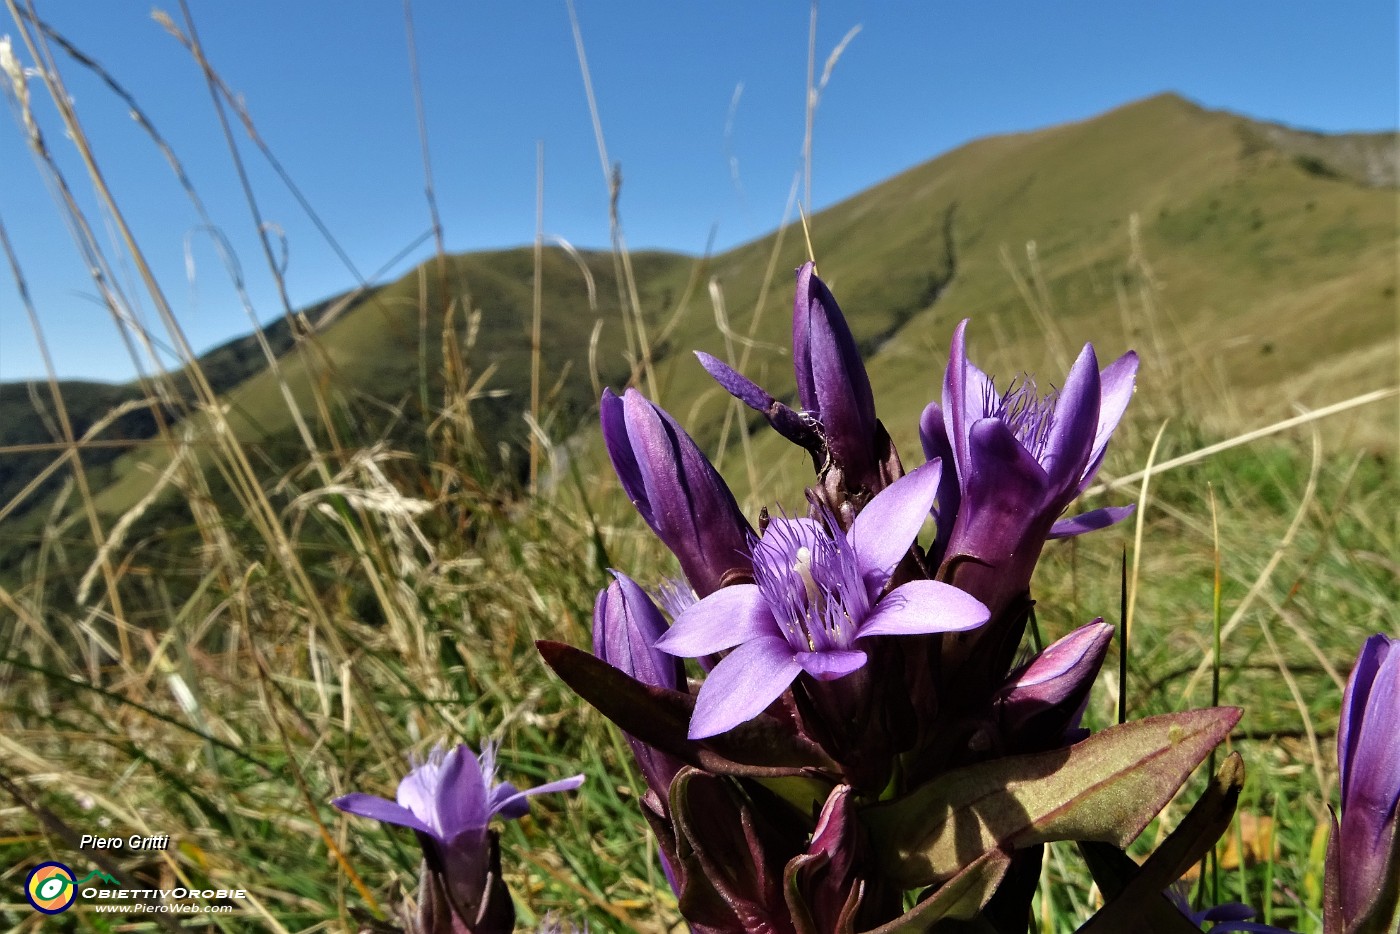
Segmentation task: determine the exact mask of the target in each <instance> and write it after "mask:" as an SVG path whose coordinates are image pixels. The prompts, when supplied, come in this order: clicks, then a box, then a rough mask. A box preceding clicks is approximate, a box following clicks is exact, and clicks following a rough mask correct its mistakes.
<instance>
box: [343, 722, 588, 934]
mask: <svg viewBox="0 0 1400 934" xmlns="http://www.w3.org/2000/svg"><path fill="white" fill-rule="evenodd" d="M495 779H496V750H495V747H494V746H491V745H489V744H488V745H487V746H486V747H485V748H484V749H482V752H481V757H480V758H479V759H478V758H477V756H476V754H475V753H474V752H472V751H471V749H469V748H468V747H467V746H465V745H461V746H458V747H456V748H455V749H452V750H443V749H442V748H441V747H438V748H437V749H434V750H433V752H432V755H430V756H429V757H428V761H427V762H424V763H422V764H420V765H418V766H417V767H416V768H414V769H413V771H411V772H410V773H409V774H408V775H407V776H406V777H405V778H404V780H403V781H401V782H399V789H398V795H397V799H398V800H397V801H389V800H386V799H384V798H379V797H376V796H375V795H368V794H362V793H359V792H356V793H355V794H349V795H345V796H343V797H340V798H336V799H335V800H334V801H333V802H331V803H332V804H334V805H335V806H336V807H338V808H340V809H341V810H342V811H345V812H347V813H350V814H355V815H358V816H360V817H370V818H373V819H374V820H377V821H383V822H384V823H386V824H395V825H397V826H400V827H409V828H411V829H412V830H414V831H416V832H417V834H418V843H419V845H420V846H421V847H422V849H423V862H424V870H423V889H422V893H421V895H420V898H419V902H420V911H419V914H418V917H417V918H416V919H414V920H413V921H412V923H411V924H410V927H411V928H412V929H413V934H509V932H510V931H511V930H512V929H513V927H514V925H515V906H514V905H513V904H512V903H511V897H510V891H509V890H508V889H507V888H506V885H505V881H504V880H503V879H502V878H501V856H500V848H499V844H498V838H497V835H496V832H495V831H494V830H491V829H489V828H488V827H487V824H488V823H490V821H491V818H493V817H496V816H500V817H504V818H507V819H514V818H519V817H523V816H525V814H527V813H528V812H529V810H530V803H529V801H528V800H526V799H527V798H528V796H530V795H537V794H541V793H545V792H552V791H571V790H573V789H575V788H577V787H578V786H579V785H581V784H583V776H582V775H575V776H573V777H572V778H566V779H563V780H562V781H557V782H550V783H549V784H547V785H541V786H540V787H538V788H531V789H528V790H526V791H520V790H519V789H518V788H516V787H515V786H514V785H512V784H511V783H510V782H501V783H499V784H498V783H497V782H496V780H495Z"/></svg>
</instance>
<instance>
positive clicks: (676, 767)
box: [593, 571, 683, 804]
mask: <svg viewBox="0 0 1400 934" xmlns="http://www.w3.org/2000/svg"><path fill="white" fill-rule="evenodd" d="M613 577H614V578H615V580H614V581H613V582H612V583H611V584H609V585H608V587H607V589H606V590H603V591H601V592H599V594H598V600H597V602H596V603H595V604H594V606H593V654H594V655H596V656H598V657H599V658H601V659H602V660H603V661H605V662H607V663H608V664H609V665H612V666H613V667H614V668H617V669H619V670H621V671H624V672H626V673H627V674H629V675H631V676H632V677H633V678H636V679H637V680H638V681H640V682H642V683H643V684H647V685H651V686H652V687H661V688H670V689H671V690H675V689H676V688H677V687H678V686H680V685H681V684H682V683H683V682H682V680H681V679H682V677H683V673H682V670H681V663H680V660H679V659H677V658H675V657H674V656H671V655H667V654H665V653H664V652H660V651H657V649H656V642H657V640H658V639H660V638H661V636H662V635H663V634H665V632H666V620H665V619H664V618H663V617H662V615H661V611H660V610H658V609H657V608H656V604H654V603H652V601H651V598H650V597H648V596H647V594H646V591H644V590H642V588H641V587H639V586H638V585H637V583H636V582H635V581H633V580H632V579H631V578H630V577H628V576H627V575H626V574H622V573H620V572H617V571H614V572H613ZM627 742H628V744H629V745H630V746H631V747H632V754H633V756H635V757H636V759H637V765H638V766H639V767H640V768H641V770H642V776H643V778H645V779H646V782H647V787H649V788H650V789H651V790H652V791H654V792H656V794H657V796H658V801H659V802H660V803H662V804H664V803H665V802H666V800H667V789H669V788H670V787H671V779H673V778H675V777H676V773H677V772H679V771H680V770H681V767H682V763H681V762H680V761H678V760H677V759H675V758H674V757H672V756H669V755H666V754H665V753H663V752H658V751H657V750H655V749H653V748H652V747H650V746H648V745H647V744H646V743H643V742H641V741H640V740H636V739H633V738H632V737H631V736H628V737H627Z"/></svg>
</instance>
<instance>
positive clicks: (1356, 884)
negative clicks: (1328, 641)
mask: <svg viewBox="0 0 1400 934" xmlns="http://www.w3.org/2000/svg"><path fill="white" fill-rule="evenodd" d="M1337 766H1338V770H1339V772H1340V777H1341V786H1342V817H1341V822H1340V823H1338V822H1337V821H1336V819H1335V818H1334V819H1333V825H1332V838H1331V840H1330V841H1329V842H1328V847H1327V887H1326V897H1325V908H1324V926H1325V928H1324V929H1325V930H1326V932H1327V934H1372V932H1375V934H1384V932H1388V931H1390V930H1392V927H1391V925H1392V924H1393V923H1394V921H1395V916H1396V908H1397V902H1400V853H1397V849H1400V840H1397V835H1396V810H1397V803H1400V640H1396V639H1391V638H1388V637H1386V636H1383V635H1375V636H1372V637H1371V638H1369V639H1367V640H1366V644H1365V646H1363V647H1362V649H1361V655H1360V657H1359V658H1358V659H1357V660H1356V667H1355V668H1353V669H1352V671H1351V677H1350V679H1348V681H1347V688H1346V692H1345V693H1344V694H1343V695H1342V716H1341V724H1340V726H1339V728H1338V731H1337Z"/></svg>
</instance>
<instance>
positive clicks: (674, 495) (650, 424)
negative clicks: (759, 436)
mask: <svg viewBox="0 0 1400 934" xmlns="http://www.w3.org/2000/svg"><path fill="white" fill-rule="evenodd" d="M600 408H601V414H602V422H603V441H604V443H605V445H606V446H607V449H608V456H609V457H611V458H612V463H613V468H614V469H615V470H616V471H617V477H618V479H619V480H620V481H622V488H623V490H624V491H626V493H627V498H628V499H630V500H631V501H632V504H633V505H634V506H636V507H637V511H638V512H639V513H641V514H642V518H643V519H645V520H646V523H647V525H649V526H651V528H652V531H654V532H655V533H656V535H657V537H658V538H660V539H661V541H662V542H663V543H664V544H665V545H666V547H667V548H669V549H671V551H672V552H673V553H674V554H675V556H676V558H677V559H678V560H679V561H680V564H681V570H682V571H683V572H684V573H685V576H686V578H687V579H688V580H689V581H690V584H691V586H692V587H693V588H695V592H696V593H697V594H698V595H700V596H702V597H703V596H706V595H707V594H711V593H713V592H715V591H716V590H718V589H719V588H720V587H721V586H723V585H724V584H725V583H727V582H728V581H730V580H733V579H735V578H736V577H738V578H741V579H747V578H748V576H749V560H748V539H749V536H750V535H752V534H753V529H752V528H751V527H750V526H749V524H748V522H747V521H746V520H745V519H744V515H743V513H741V512H740V511H739V505H738V503H736V502H735V501H734V494H733V493H731V492H729V487H728V486H726V485H725V483H724V480H723V479H722V478H721V477H720V475H719V473H718V472H717V471H716V470H715V468H714V465H712V464H711V463H710V461H709V459H708V458H707V457H705V455H704V454H703V453H702V452H701V450H700V448H699V446H697V445H696V443H695V442H694V440H692V439H691V437H690V435H688V434H686V433H685V431H684V429H682V428H681V427H680V426H679V425H677V424H676V421H675V419H673V418H671V416H670V415H668V414H667V413H666V411H665V410H663V409H662V408H661V407H660V406H658V405H655V404H653V403H652V402H650V401H648V400H647V398H646V397H645V396H643V395H642V394H641V393H640V392H638V391H637V390H635V389H629V390H627V392H626V393H624V394H623V395H622V396H621V397H619V396H617V395H616V394H615V393H613V391H612V390H611V389H607V390H604V392H603V399H602V402H601V403H600Z"/></svg>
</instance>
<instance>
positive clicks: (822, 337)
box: [792, 263, 880, 491]
mask: <svg viewBox="0 0 1400 934" xmlns="http://www.w3.org/2000/svg"><path fill="white" fill-rule="evenodd" d="M815 269H816V267H815V266H814V265H813V264H812V263H805V264H803V266H802V267H801V268H800V269H798V270H797V295H796V297H795V299H794V300H793V306H792V363H793V368H794V369H795V370H796V373H797V398H798V399H799V400H800V401H801V403H802V408H803V409H805V410H806V411H807V412H809V413H810V414H812V415H814V416H815V417H816V418H817V420H818V421H819V422H821V425H822V429H823V431H824V433H825V435H826V444H827V449H828V450H829V451H830V452H831V457H832V460H833V461H835V462H836V464H838V465H839V466H840V467H841V469H842V470H843V471H844V473H845V475H846V477H847V478H848V479H849V480H850V481H853V482H854V484H855V485H859V486H863V487H865V488H866V489H868V490H871V491H874V490H876V489H878V488H879V485H880V484H879V481H878V465H877V460H878V456H877V453H876V449H875V448H876V442H875V436H876V421H875V396H874V394H873V393H872V392H871V390H870V378H869V377H868V376H867V375H866V372H865V364H864V363H863V362H861V359H860V351H859V350H858V349H857V348H856V341H855V338H854V337H852V336H851V329H850V327H848V326H847V324H846V318H845V316H843V315H842V314H841V309H840V307H839V306H838V305H837V304H836V298H835V297H834V296H833V295H832V294H831V290H830V289H828V288H827V287H826V284H825V283H824V282H822V280H821V279H819V278H817V275H816V271H815Z"/></svg>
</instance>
